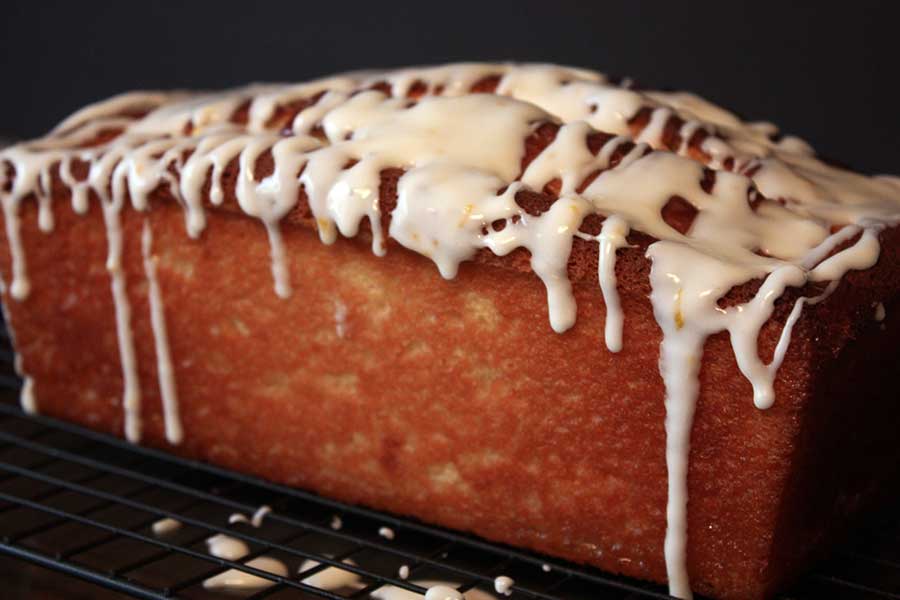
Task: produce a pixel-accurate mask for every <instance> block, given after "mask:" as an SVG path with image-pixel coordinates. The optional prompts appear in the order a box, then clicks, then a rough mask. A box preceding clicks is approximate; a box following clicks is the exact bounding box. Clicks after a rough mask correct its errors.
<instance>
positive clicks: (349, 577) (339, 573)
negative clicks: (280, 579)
mask: <svg viewBox="0 0 900 600" xmlns="http://www.w3.org/2000/svg"><path fill="white" fill-rule="evenodd" d="M341 562H342V563H344V564H345V565H351V566H354V567H355V566H356V563H355V562H353V561H352V560H351V559H349V558H346V559H344V560H342V561H341ZM321 565H322V563H320V562H318V561H315V560H312V559H307V560H304V561H303V564H302V565H300V571H299V572H300V574H301V575H303V574H304V573H306V572H308V571H311V570H313V569H316V568H318V567H320V566H321ZM301 581H302V582H303V583H305V584H308V585H311V586H313V587H317V588H319V589H323V590H339V589H350V590H358V589H360V588H362V587H363V583H362V580H361V579H360V576H359V575H357V574H356V573H353V572H352V571H345V570H344V569H339V568H338V567H330V566H329V567H325V568H324V569H322V570H320V571H317V572H316V573H313V574H311V575H309V576H307V577H304V578H303V579H302V580H301Z"/></svg>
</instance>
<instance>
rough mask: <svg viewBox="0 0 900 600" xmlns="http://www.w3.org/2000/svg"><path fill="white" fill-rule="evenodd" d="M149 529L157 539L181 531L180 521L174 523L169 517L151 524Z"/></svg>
mask: <svg viewBox="0 0 900 600" xmlns="http://www.w3.org/2000/svg"><path fill="white" fill-rule="evenodd" d="M150 529H152V530H153V535H155V536H157V537H163V536H166V535H169V534H170V533H175V532H176V531H178V530H179V529H181V521H176V520H175V519H172V518H171V517H166V518H164V519H160V520H159V521H156V522H155V523H153V525H152V526H151V527H150Z"/></svg>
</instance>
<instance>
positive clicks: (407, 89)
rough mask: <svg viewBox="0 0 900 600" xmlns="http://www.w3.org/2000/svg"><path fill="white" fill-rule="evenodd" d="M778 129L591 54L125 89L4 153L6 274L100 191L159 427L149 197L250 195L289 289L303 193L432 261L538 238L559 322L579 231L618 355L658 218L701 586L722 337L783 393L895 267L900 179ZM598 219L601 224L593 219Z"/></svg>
mask: <svg viewBox="0 0 900 600" xmlns="http://www.w3.org/2000/svg"><path fill="white" fill-rule="evenodd" d="M775 132H776V129H775V128H774V126H772V125H770V124H766V123H743V122H741V121H740V120H739V119H738V118H737V117H735V116H734V115H732V114H731V113H729V112H727V111H725V110H723V109H721V108H719V107H717V106H714V105H712V104H710V103H708V102H706V101H704V100H702V99H701V98H698V97H696V96H693V95H691V94H686V93H663V92H654V91H644V92H639V91H635V90H631V89H626V88H623V87H620V86H618V85H615V84H613V83H612V82H610V81H609V80H608V79H607V78H606V77H605V76H603V75H601V74H599V73H595V72H592V71H586V70H580V69H573V68H566V67H559V66H553V65H539V64H524V65H517V64H452V65H446V66H438V67H428V68H414V69H403V70H397V71H388V72H374V71H371V72H370V71H366V72H357V73H351V74H347V75H341V76H337V77H332V78H328V79H321V80H317V81H313V82H310V83H304V84H297V85H253V86H249V87H244V88H239V89H235V90H230V91H225V92H220V93H198V94H195V93H184V92H175V93H164V92H148V93H131V94H125V95H122V96H118V97H115V98H113V99H110V100H107V101H105V102H100V103H98V104H95V105H93V106H90V107H88V108H85V109H83V110H81V111H79V112H77V113H75V114H74V115H72V116H71V117H69V118H68V119H66V120H65V121H64V122H63V123H61V124H60V125H59V126H58V127H57V128H56V129H55V130H54V131H52V132H51V133H50V134H49V135H47V136H46V137H44V138H42V139H39V140H35V141H32V142H27V143H23V144H20V145H17V146H13V147H10V148H7V149H5V150H3V151H2V152H0V165H2V167H3V168H2V170H0V178H2V181H0V189H2V192H0V199H2V208H3V215H4V222H5V227H6V236H7V239H8V240H9V246H10V255H11V272H10V273H6V274H4V275H5V277H6V279H5V284H4V289H5V290H6V292H7V294H8V296H9V297H10V298H12V299H13V301H16V302H24V301H27V299H28V295H29V292H30V284H29V279H28V259H27V257H26V256H25V252H24V249H23V245H22V241H21V233H20V227H21V223H20V209H21V206H22V204H23V203H24V202H36V203H37V206H38V209H39V210H38V214H39V227H40V229H41V230H42V231H44V232H46V233H48V234H50V232H51V231H52V229H53V224H54V223H53V222H54V219H53V215H54V211H56V210H63V209H64V207H60V206H58V202H54V198H55V197H56V195H55V194H54V193H53V190H54V189H60V187H62V188H65V189H67V190H68V191H69V192H71V203H72V206H71V208H72V210H74V211H75V212H76V213H78V214H84V213H85V212H86V211H87V208H88V204H89V202H91V201H98V202H99V203H100V204H101V207H102V211H103V216H104V221H105V224H106V230H107V240H108V261H107V269H108V272H109V276H110V285H111V290H112V296H113V299H114V305H115V313H116V314H115V317H116V325H117V334H118V342H119V351H120V355H121V369H122V374H123V382H124V389H123V392H122V396H123V406H124V413H125V417H126V419H125V434H126V436H127V437H128V439H129V440H132V441H135V442H137V441H139V440H140V434H141V423H140V419H139V410H140V402H141V397H140V382H139V380H138V377H139V370H138V365H137V358H136V356H135V352H134V340H133V333H132V328H131V307H130V306H129V302H128V296H127V293H126V289H125V281H124V278H123V276H122V272H121V265H120V259H121V248H122V230H121V227H120V221H121V213H122V211H123V210H125V209H126V207H130V208H131V209H133V210H136V211H142V212H145V211H149V210H151V205H150V199H151V197H153V198H154V200H158V199H159V197H160V195H161V191H162V192H166V194H167V195H169V196H171V197H173V198H174V199H175V200H176V201H177V202H178V203H179V204H180V205H181V206H182V207H183V208H184V216H185V229H186V234H187V235H188V236H190V237H192V238H196V237H198V236H199V235H200V234H201V233H202V232H203V230H204V229H205V228H206V226H207V219H206V211H208V210H216V209H217V207H219V206H221V205H223V204H224V203H225V202H226V198H229V197H230V196H229V194H233V197H234V198H235V199H236V201H237V204H238V205H239V208H240V210H242V211H243V212H244V213H246V214H247V215H249V216H251V217H254V218H256V219H259V221H260V222H261V224H262V225H263V227H264V230H265V232H266V239H267V242H268V244H269V248H270V262H269V264H267V265H260V268H266V269H269V270H271V274H272V280H273V290H274V293H275V294H277V295H278V296H279V297H282V298H285V299H286V300H287V299H290V298H291V297H292V294H294V293H295V289H294V286H293V285H292V283H291V281H290V276H289V273H290V270H289V268H288V266H289V263H290V261H294V260H297V261H300V260H303V258H302V257H300V256H289V255H288V253H287V252H286V250H285V247H284V243H283V241H282V237H281V227H280V224H281V221H282V219H283V218H284V217H285V216H286V215H288V214H289V213H290V212H291V211H292V210H295V209H296V208H297V207H298V205H300V204H303V205H304V206H302V208H303V209H304V210H306V209H307V208H308V211H309V212H310V213H311V215H312V218H313V219H314V221H315V223H316V227H317V229H318V234H319V236H320V238H321V240H322V242H323V243H325V244H331V243H333V242H334V241H335V240H336V239H337V238H338V237H339V236H343V237H353V236H356V235H357V233H358V232H359V231H360V228H361V226H362V225H363V224H364V223H367V224H368V228H369V229H370V230H371V237H372V251H373V252H374V253H375V254H376V255H378V256H382V255H384V254H385V253H386V251H387V244H386V239H387V238H388V237H390V238H392V239H393V240H395V241H396V242H398V243H399V244H401V245H402V246H404V247H406V248H408V249H409V250H412V251H414V252H417V253H419V254H422V255H424V256H427V257H429V258H430V259H431V260H433V261H434V263H435V264H436V266H437V268H438V269H439V271H440V273H441V275H442V276H443V277H445V278H448V279H449V278H453V277H455V276H456V274H457V271H458V268H459V265H460V263H462V262H463V261H466V260H470V259H472V258H473V257H474V256H475V254H476V253H477V252H479V251H482V250H483V249H487V250H489V251H490V252H493V253H494V254H496V255H498V256H505V255H508V254H510V253H511V252H513V251H514V250H516V249H519V248H524V249H526V250H528V251H529V253H530V255H531V262H530V266H531V270H532V271H533V272H534V273H535V275H537V276H538V277H539V278H540V279H541V280H542V282H543V283H544V285H545V287H546V293H547V302H548V312H549V321H550V326H551V327H552V329H553V330H554V331H556V332H560V333H562V332H565V331H566V330H567V329H569V328H570V327H572V326H573V324H574V323H575V317H576V306H575V299H574V295H573V292H572V286H571V283H570V281H569V278H568V273H567V264H568V260H569V255H570V252H571V249H572V244H573V240H574V238H575V237H578V238H580V239H582V240H588V241H590V242H596V243H597V252H598V273H597V276H598V283H597V285H598V293H599V294H601V295H602V297H603V299H604V302H605V304H606V326H605V331H604V338H605V344H606V347H607V348H608V350H609V351H611V352H618V351H620V350H621V349H622V347H623V336H622V331H623V327H624V322H625V316H624V315H623V312H622V308H621V306H620V301H619V295H618V291H617V282H616V276H615V261H616V253H617V251H618V250H619V249H621V248H623V247H627V246H628V241H627V236H628V235H629V233H630V232H641V233H643V234H646V235H648V236H651V237H652V238H653V240H654V241H653V243H651V244H650V245H649V247H648V249H647V256H648V257H649V259H650V260H651V261H652V269H651V274H650V284H651V289H652V294H651V302H652V305H653V310H654V315H655V317H656V320H657V321H658V323H659V326H660V328H661V329H662V331H663V334H664V337H663V341H662V344H661V348H660V371H661V374H662V377H663V379H664V382H665V387H666V398H665V406H666V414H667V417H666V436H667V440H666V463H667V467H668V477H669V489H668V508H667V519H668V521H667V522H668V527H667V532H666V539H665V544H664V551H665V557H666V565H667V569H668V576H669V585H670V590H671V593H672V594H673V595H675V596H678V597H681V598H689V597H690V596H691V590H690V584H689V581H688V573H687V568H686V559H685V553H686V547H687V514H686V510H687V501H688V498H687V472H688V456H689V450H690V448H689V445H690V432H691V428H692V423H693V414H694V409H695V406H696V402H697V397H698V393H699V383H698V373H699V369H700V359H701V357H702V350H703V345H704V343H705V341H706V339H707V338H708V337H709V336H710V335H713V334H715V333H718V332H726V331H727V332H728V334H729V336H730V339H731V344H732V347H733V349H734V354H735V357H736V359H737V363H738V366H739V368H740V370H741V372H742V373H743V374H744V376H746V378H747V379H748V380H749V381H750V383H751V384H752V386H753V402H754V403H755V405H756V406H757V407H759V408H760V409H765V408H768V407H770V406H771V405H772V403H773V402H774V401H775V397H774V380H775V377H776V373H777V370H778V368H779V366H780V364H781V362H782V360H783V359H784V356H785V354H786V353H787V352H788V348H789V345H790V336H791V330H792V327H793V325H794V323H796V321H797V320H798V319H799V318H801V312H802V309H803V306H804V305H805V304H808V303H815V302H819V301H822V300H824V299H825V297H827V295H828V294H829V293H830V292H831V290H833V289H834V287H835V285H836V284H837V282H838V281H839V280H840V278H841V277H842V276H843V275H844V274H845V273H847V272H848V271H850V270H853V269H866V268H869V267H871V266H872V265H874V264H875V262H876V261H877V260H878V256H879V252H880V247H879V234H880V232H881V231H882V230H883V229H884V228H886V227H890V226H894V225H897V224H898V222H900V179H897V178H894V177H886V176H880V177H865V176H862V175H857V174H854V173H850V172H847V171H843V170H839V169H836V168H834V167H831V166H828V165H826V164H824V163H822V162H821V161H819V160H817V159H816V157H815V155H814V154H813V152H812V150H811V149H810V148H809V147H808V146H807V145H806V144H805V143H803V142H802V141H800V140H798V139H796V138H791V137H787V138H784V139H782V140H781V141H778V142H775V141H773V137H774V133H775ZM235 170H236V172H237V176H236V178H232V179H229V173H232V174H233V173H234V171H235ZM386 173H393V174H395V175H396V176H397V180H396V203H395V204H392V205H390V206H386V205H385V204H384V202H382V201H381V199H380V194H379V190H380V186H381V183H382V179H383V178H384V176H385V174H386ZM232 186H233V189H232ZM534 193H540V194H543V195H544V196H548V195H549V196H550V197H552V199H553V201H552V202H550V203H549V205H548V206H544V207H541V208H540V210H537V209H535V208H534V207H531V208H530V209H529V208H527V207H525V206H524V203H523V202H522V196H523V195H528V194H534ZM166 194H163V195H164V196H165V195H166ZM383 213H384V214H383ZM673 214H675V215H676V216H679V218H677V219H673V218H670V217H671V216H672V215H673ZM589 221H590V222H593V223H594V225H596V227H586V224H587V223H588V222H589ZM601 222H602V224H601ZM142 242H143V244H142V247H143V251H144V267H145V275H146V279H147V282H148V290H149V291H148V294H149V304H150V310H151V317H152V319H151V321H152V326H153V334H154V342H155V348H156V353H157V361H158V365H157V371H158V373H159V382H158V383H159V388H160V397H161V398H162V402H163V405H164V409H165V410H164V414H165V420H166V434H167V437H168V439H169V441H170V442H172V443H178V442H179V441H181V438H182V431H181V424H180V422H179V419H178V408H177V406H178V400H177V385H176V381H175V377H174V373H173V370H172V367H171V357H170V356H169V350H168V336H167V333H166V324H165V311H164V304H163V299H164V290H162V289H161V287H160V285H159V283H158V281H157V279H156V263H155V257H154V255H153V232H152V231H151V229H150V226H149V221H148V222H147V223H145V226H144V230H143V239H142ZM751 280H761V281H762V285H761V287H760V289H759V291H758V292H757V293H756V295H755V296H754V297H753V298H752V299H751V300H750V301H748V302H746V303H744V304H740V305H737V306H730V307H727V308H723V307H721V306H719V305H718V303H717V301H718V300H719V299H721V298H722V297H723V296H724V295H725V294H727V292H728V291H729V290H730V289H732V288H733V287H734V286H738V285H741V284H744V283H747V282H749V281H751ZM819 282H822V283H824V282H830V283H829V285H828V287H827V288H826V290H825V292H824V293H822V294H820V295H818V296H816V297H811V298H804V297H802V298H800V299H798V300H797V301H796V303H795V304H794V307H793V311H792V312H791V314H790V317H789V319H788V321H787V323H786V324H785V326H784V329H783V332H782V335H781V339H780V341H779V343H778V346H777V348H776V352H775V355H774V358H773V359H772V361H771V362H770V363H769V364H765V363H764V362H763V361H762V360H761V359H760V358H759V356H758V352H757V345H758V344H757V339H758V336H759V332H760V330H761V328H762V327H763V326H764V325H765V323H766V322H767V321H768V320H769V318H770V317H771V315H772V312H773V309H774V304H775V301H776V300H777V299H778V298H780V297H782V295H783V294H784V292H785V290H786V289H787V288H788V287H793V288H803V287H804V286H805V285H806V284H807V283H819ZM288 301H289V300H288ZM341 306H342V305H338V306H337V307H336V308H335V323H336V327H337V331H338V335H339V336H343V335H344V333H345V329H344V327H345V325H344V323H343V317H339V315H340V314H343V313H344V312H346V307H344V308H341ZM342 311H343V312H342ZM26 382H28V385H27V386H26V388H25V389H26V390H27V393H25V392H23V397H22V400H23V403H24V404H25V405H26V408H27V409H31V410H35V409H36V408H37V403H36V400H35V398H34V394H33V392H34V384H33V383H32V382H31V380H30V378H26ZM37 387H38V390H39V389H40V382H38V385H37Z"/></svg>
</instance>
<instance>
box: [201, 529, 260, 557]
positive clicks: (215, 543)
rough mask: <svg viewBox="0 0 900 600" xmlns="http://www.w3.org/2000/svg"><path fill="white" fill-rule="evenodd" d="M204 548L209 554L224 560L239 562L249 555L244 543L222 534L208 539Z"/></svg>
mask: <svg viewBox="0 0 900 600" xmlns="http://www.w3.org/2000/svg"><path fill="white" fill-rule="evenodd" d="M206 546H207V548H208V549H209V553H210V554H212V555H213V556H215V557H217V558H224V559H226V560H240V559H242V558H244V557H245V556H247V555H248V554H250V548H248V547H247V544H246V543H244V542H243V541H242V540H239V539H237V538H233V537H231V536H230V535H225V534H224V533H217V534H216V535H214V536H212V537H210V538H208V539H207V540H206Z"/></svg>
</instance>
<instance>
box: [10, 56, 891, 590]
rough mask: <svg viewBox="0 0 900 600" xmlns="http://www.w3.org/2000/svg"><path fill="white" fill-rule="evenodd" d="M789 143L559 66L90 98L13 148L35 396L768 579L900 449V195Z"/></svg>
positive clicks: (552, 532)
mask: <svg viewBox="0 0 900 600" xmlns="http://www.w3.org/2000/svg"><path fill="white" fill-rule="evenodd" d="M776 133H777V132H776V130H775V128H774V127H772V126H770V125H767V124H745V123H742V122H741V121H739V120H738V119H737V118H736V117H734V116H733V115H731V114H730V113H728V112H726V111H724V110H722V109H720V108H718V107H715V106H713V105H711V104H709V103H707V102H705V101H703V100H701V99H699V98H697V97H695V96H692V95H689V94H681V93H677V94H670V93H659V92H652V91H643V92H639V91H635V90H632V89H628V88H626V87H622V86H620V85H616V84H614V83H612V82H610V81H609V80H607V79H606V78H605V77H604V76H602V75H600V74H597V73H593V72H589V71H583V70H578V69H571V68H564V67H556V66H548V65H507V64H465V65H448V66H442V67H434V68H422V69H408V70H399V71H392V72H360V73H353V74H349V75H345V76H339V77H334V78H330V79H323V80H319V81H314V82H311V83H306V84H300V85H258V86H251V87H247V88H242V89H237V90H232V91H227V92H224V93H213V94H188V93H134V94H126V95H123V96H119V97H116V98H113V99H111V100H108V101H105V102H102V103H99V104H97V105H94V106H90V107H88V108H85V109H83V110H82V111H80V112H78V113H76V114H75V115H73V116H72V117H70V118H69V119H67V120H66V121H64V122H63V123H62V124H60V125H59V126H58V127H57V128H56V129H55V130H54V131H53V132H51V133H50V134H49V135H48V136H46V137H45V138H42V139H39V140H35V141H33V142H28V143H25V144H21V145H18V146H14V147H12V148H9V149H7V150H5V151H3V152H2V153H0V163H2V167H3V169H2V174H0V175H2V186H0V187H2V203H3V217H4V222H5V231H4V236H5V240H4V242H5V243H4V244H2V245H0V267H2V272H3V277H4V282H5V285H4V293H3V300H4V306H5V309H6V311H7V315H8V322H9V323H10V325H11V328H12V330H13V332H14V334H15V343H16V350H17V352H18V357H19V366H20V370H21V374H22V376H23V378H24V381H25V384H24V386H23V392H22V403H23V406H24V407H25V408H26V409H27V410H37V411H40V412H41V413H46V414H49V415H53V416H57V417H60V418H64V419H69V420H73V421H77V422H80V423H83V424H86V425H88V426H90V427H94V428H97V429H101V430H105V431H110V432H115V433H118V434H124V435H125V436H126V437H127V438H128V439H130V440H131V441H133V442H135V443H138V442H140V443H148V444H153V445H157V446H165V447H167V448H169V449H170V450H171V451H173V452H176V453H180V454H184V455H189V456H192V457H199V458H202V459H204V460H208V461H211V462H214V463H217V464H220V465H224V466H226V467H229V468H233V469H237V470H240V471H244V472H248V473H253V474H255V475H259V476H262V477H265V478H268V479H271V480H274V481H278V482H282V483H286V484H289V485H295V486H301V487H304V488H308V489H312V490H315V491H317V492H319V493H322V494H325V495H328V496H333V497H336V498H340V499H343V500H346V501H350V502H357V503H363V504H367V505H370V506H374V507H377V508H381V509H385V510H389V511H393V512H396V513H401V514H408V515H413V516H416V517H419V518H421V519H424V520H426V521H429V522H433V523H438V524H442V525H446V526H449V527H453V528H458V529H463V530H468V531H472V532H475V533H477V534H479V535H481V536H484V537H486V538H489V539H492V540H498V541H501V542H506V543H510V544H514V545H518V546H524V547H529V548H533V549H536V550H539V551H542V552H546V553H549V554H552V555H555V556H560V557H565V558H568V559H572V560H575V561H579V562H584V563H590V564H593V565H597V566H599V567H601V568H603V569H606V570H609V571H614V572H618V573H624V574H627V575H631V576H635V577H640V578H646V579H650V580H654V581H659V582H666V581H668V584H669V586H670V590H671V593H672V594H673V595H675V596H678V597H681V598H687V597H690V595H691V589H693V590H695V591H698V592H702V593H704V594H709V595H713V596H718V597H724V598H761V597H765V596H768V595H771V594H772V593H773V592H774V591H775V590H777V589H779V587H780V586H782V585H784V584H785V583H786V582H787V581H789V580H790V579H791V578H792V577H794V576H795V575H796V574H797V573H798V572H800V571H801V570H802V569H803V567H804V566H805V565H807V564H808V563H809V561H810V560H812V559H814V558H815V557H816V556H818V555H819V554H820V553H821V552H822V551H824V550H825V549H827V547H828V545H829V544H830V543H831V541H833V540H834V539H836V538H837V537H838V536H839V535H840V534H841V533H842V531H844V530H845V529H846V527H847V526H848V524H850V523H852V522H853V519H854V518H855V517H856V516H858V515H860V514H861V513H862V512H864V511H865V510H866V509H868V508H870V507H872V506H874V504H875V503H876V502H877V500H878V498H879V496H880V495H883V494H884V493H885V492H886V491H887V490H890V489H891V484H892V482H894V481H896V474H897V468H898V465H900V451H898V447H897V444H896V443H895V441H894V436H895V425H894V424H895V423H896V420H897V417H898V414H900V408H898V404H897V402H896V400H897V395H898V392H897V390H898V383H900V381H898V375H897V373H898V372H900V359H898V354H897V352H896V349H897V346H898V341H900V320H898V319H897V318H896V317H895V316H894V315H895V314H896V312H897V310H900V300H898V298H900V260H898V259H900V230H898V228H897V227H896V225H897V223H898V222H900V180H898V179H896V178H890V177H865V176H861V175H856V174H852V173H850V172H847V171H844V170H840V169H838V168H835V167H831V166H828V165H826V164H824V163H822V162H820V161H819V160H817V159H816V158H815V156H814V154H813V152H812V150H811V149H810V148H809V147H808V146H806V145H805V144H804V143H803V142H801V141H800V140H797V139H795V138H784V139H780V140H778V141H776V139H777V137H776ZM323 242H324V244H323ZM432 263H434V264H432ZM435 264H436V265H437V267H438V269H437V271H436V270H435V268H434V265H435ZM438 271H439V273H440V275H442V276H443V278H444V279H446V280H447V281H442V280H441V278H440V276H439V275H438ZM548 307H549V327H548V325H547V318H546V316H545V315H546V314H547V312H548ZM576 313H577V317H578V318H577V320H576Z"/></svg>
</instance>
